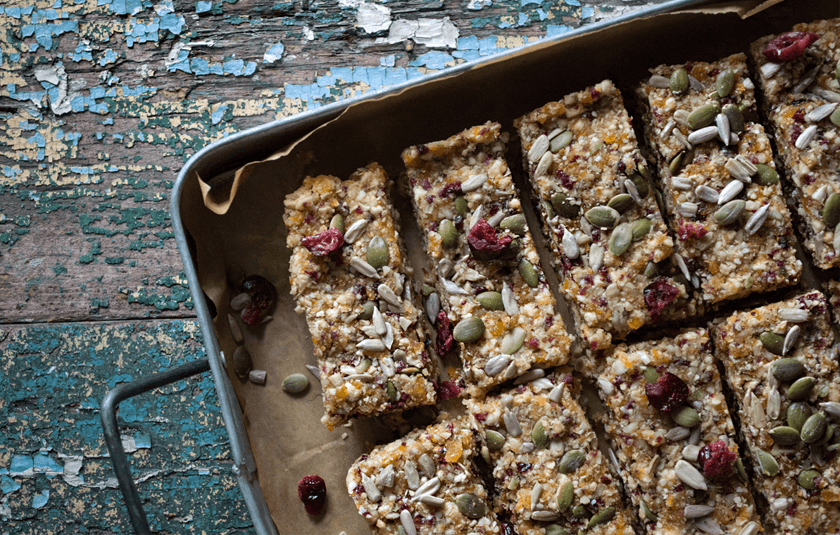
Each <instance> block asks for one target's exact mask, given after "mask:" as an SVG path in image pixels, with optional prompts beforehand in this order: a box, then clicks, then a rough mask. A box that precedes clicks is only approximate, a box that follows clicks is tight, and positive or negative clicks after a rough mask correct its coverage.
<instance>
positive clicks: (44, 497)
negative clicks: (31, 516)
mask: <svg viewBox="0 0 840 535" xmlns="http://www.w3.org/2000/svg"><path fill="white" fill-rule="evenodd" d="M49 500H50V490H49V489H46V490H42V491H41V492H39V493H38V494H36V495H35V496H34V497H33V498H32V508H33V509H40V508H41V507H43V506H45V505H47V502H48V501H49Z"/></svg>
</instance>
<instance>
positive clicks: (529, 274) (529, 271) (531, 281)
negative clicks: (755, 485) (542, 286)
mask: <svg viewBox="0 0 840 535" xmlns="http://www.w3.org/2000/svg"><path fill="white" fill-rule="evenodd" d="M519 274H520V275H521V276H522V279H523V280H524V281H525V284H527V285H528V286H530V287H531V288H536V287H537V285H539V283H540V278H539V276H538V275H537V270H536V269H534V265H533V264H531V263H530V262H528V261H527V260H526V259H524V258H523V259H522V260H520V261H519Z"/></svg>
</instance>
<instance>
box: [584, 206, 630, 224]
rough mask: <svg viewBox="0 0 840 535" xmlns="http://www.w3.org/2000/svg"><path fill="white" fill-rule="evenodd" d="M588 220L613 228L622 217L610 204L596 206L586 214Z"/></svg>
mask: <svg viewBox="0 0 840 535" xmlns="http://www.w3.org/2000/svg"><path fill="white" fill-rule="evenodd" d="M585 217H586V220H587V221H589V222H590V223H592V224H593V225H595V226H596V227H599V228H613V227H615V226H616V225H617V224H618V220H619V218H620V217H621V214H619V213H618V212H617V211H616V210H615V209H613V208H610V207H609V206H596V207H595V208H592V209H590V210H589V211H588V212H586V214H585Z"/></svg>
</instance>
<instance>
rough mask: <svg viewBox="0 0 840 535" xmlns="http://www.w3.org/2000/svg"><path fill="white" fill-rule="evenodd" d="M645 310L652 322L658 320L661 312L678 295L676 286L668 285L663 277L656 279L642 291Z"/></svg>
mask: <svg viewBox="0 0 840 535" xmlns="http://www.w3.org/2000/svg"><path fill="white" fill-rule="evenodd" d="M643 293H644V296H645V308H647V310H648V313H649V314H650V317H651V318H652V319H653V321H657V320H658V319H659V315H660V314H662V310H663V309H664V308H665V307H667V306H668V305H670V304H671V303H673V302H674V299H676V298H677V296H678V295H680V291H679V290H678V289H677V287H676V286H674V285H672V284H669V283H668V282H667V279H666V278H665V277H657V278H656V279H654V281H653V282H652V283H650V284H648V285H647V286H646V287H645V289H644V292H643Z"/></svg>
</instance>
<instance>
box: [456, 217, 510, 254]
mask: <svg viewBox="0 0 840 535" xmlns="http://www.w3.org/2000/svg"><path fill="white" fill-rule="evenodd" d="M512 241H513V238H511V237H510V236H509V235H507V234H503V235H502V237H498V236H496V229H494V228H493V227H491V226H490V224H489V223H488V222H487V221H485V220H484V218H479V220H478V221H477V222H476V224H475V225H473V227H472V228H471V229H470V232H469V234H468V235H467V243H469V244H470V250H472V253H473V256H475V257H476V258H478V259H479V260H484V259H489V258H494V257H497V256H499V254H500V253H501V252H502V251H504V250H505V249H507V247H508V246H509V245H510V243H511V242H512Z"/></svg>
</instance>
